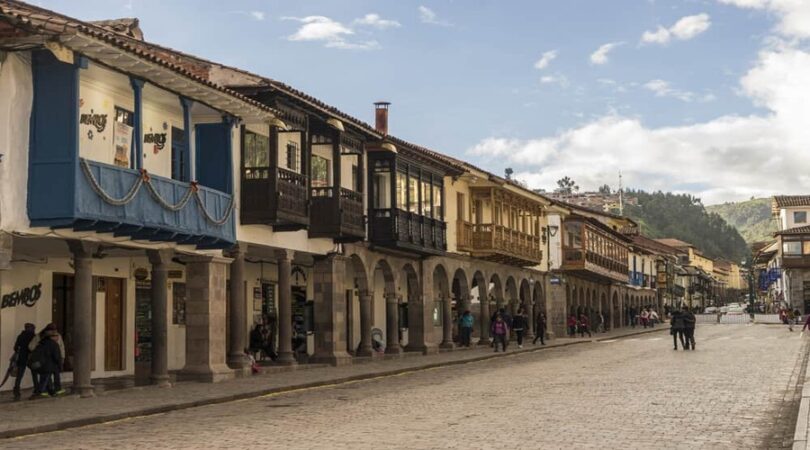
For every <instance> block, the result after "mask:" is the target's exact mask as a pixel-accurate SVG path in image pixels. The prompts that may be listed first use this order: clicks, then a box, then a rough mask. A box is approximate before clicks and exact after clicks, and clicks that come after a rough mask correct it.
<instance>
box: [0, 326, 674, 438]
mask: <svg viewBox="0 0 810 450" xmlns="http://www.w3.org/2000/svg"><path fill="white" fill-rule="evenodd" d="M664 330H666V327H661V328H656V329H650V330H639V331H638V332H635V333H628V334H625V335H622V336H615V337H602V338H593V339H590V340H582V341H573V342H564V343H561V344H556V345H553V346H547V347H543V346H539V347H536V348H526V349H519V350H514V351H511V352H508V353H504V352H501V353H492V354H488V355H481V356H477V357H474V358H469V359H460V360H456V361H441V362H436V363H430V364H425V365H421V366H416V367H409V368H402V369H393V370H381V371H378V372H372V373H364V374H360V375H352V376H347V377H340V378H333V379H329V380H321V381H313V382H309V383H301V384H296V385H290V386H281V387H274V388H267V389H259V390H254V391H250V392H242V393H239V394H232V395H226V396H223V397H218V398H209V399H204V400H194V401H188V402H183V403H175V404H171V405H162V406H156V407H150V408H143V409H140V410H136V411H127V412H124V413H116V414H106V415H100V416H95V417H87V418H83V419H75V420H67V421H63V422H58V423H52V424H47V425H41V426H36V427H28V428H20V429H16V430H8V431H2V432H0V440H6V439H11V438H18V437H22V436H28V435H32V434H41V433H50V432H54V431H62V430H67V429H71V428H78V427H85V426H89V425H98V424H102V423H107V422H114V421H118V420H124V419H131V418H135V417H144V416H152V415H156V414H163V413H167V412H171V411H178V410H182V409H189V408H196V407H200V406H206V405H217V404H221V403H228V402H234V401H238V400H247V399H251V398H257V397H263V396H266V395H274V394H282V393H285V392H292V391H299V390H305V389H314V388H319V387H325V386H332V385H339V384H344V383H351V382H357V381H366V380H373V379H375V378H384V377H390V376H394V375H402V374H406V373H411V372H421V371H424V370H430V369H436V368H440V367H451V366H457V365H461V364H468V363H475V362H481V361H488V360H491V359H495V358H503V357H506V356H514V355H520V354H528V353H534V352H539V351H543V350H550V349H555V348H563V347H570V346H573V345H578V344H588V343H593V342H600V341H605V340H611V339H622V338H626V337H631V336H637V335H640V334H647V333H653V332H656V331H664ZM77 400H78V399H77Z"/></svg>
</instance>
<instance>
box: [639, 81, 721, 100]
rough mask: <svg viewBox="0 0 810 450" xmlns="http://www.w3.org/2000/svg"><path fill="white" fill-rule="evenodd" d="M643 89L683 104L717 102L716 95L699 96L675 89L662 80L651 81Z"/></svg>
mask: <svg viewBox="0 0 810 450" xmlns="http://www.w3.org/2000/svg"><path fill="white" fill-rule="evenodd" d="M643 87H644V89H646V90H648V91H651V92H653V93H654V94H655V96H656V97H672V98H676V99H678V100H681V101H683V102H693V101H700V102H711V101H714V100H716V97H715V96H714V94H711V93H708V94H705V95H698V94H696V93H694V92H691V91H684V90H681V89H675V88H673V87H672V85H671V84H670V83H669V82H668V81H665V80H661V79H655V80H650V81H648V82H646V83H644V85H643Z"/></svg>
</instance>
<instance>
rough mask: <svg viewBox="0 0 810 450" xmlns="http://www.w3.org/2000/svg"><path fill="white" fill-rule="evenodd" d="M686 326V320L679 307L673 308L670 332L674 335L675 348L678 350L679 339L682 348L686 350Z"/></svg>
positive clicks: (673, 343) (673, 344)
mask: <svg viewBox="0 0 810 450" xmlns="http://www.w3.org/2000/svg"><path fill="white" fill-rule="evenodd" d="M685 328H686V322H684V317H683V313H681V311H678V310H677V309H673V310H672V315H671V318H670V319H669V334H671V335H672V346H673V350H678V340H680V341H681V348H683V349H684V350H686V342H684V329H685Z"/></svg>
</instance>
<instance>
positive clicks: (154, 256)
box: [146, 249, 174, 387]
mask: <svg viewBox="0 0 810 450" xmlns="http://www.w3.org/2000/svg"><path fill="white" fill-rule="evenodd" d="M146 254H147V256H148V257H149V263H150V264H152V286H151V288H152V290H151V295H152V357H151V359H152V374H151V376H150V379H151V380H152V384H156V385H158V386H160V387H170V386H171V383H170V382H169V298H168V297H169V292H168V290H169V262H170V261H171V260H172V255H173V254H174V252H173V251H172V250H168V249H166V250H148V251H147V252H146Z"/></svg>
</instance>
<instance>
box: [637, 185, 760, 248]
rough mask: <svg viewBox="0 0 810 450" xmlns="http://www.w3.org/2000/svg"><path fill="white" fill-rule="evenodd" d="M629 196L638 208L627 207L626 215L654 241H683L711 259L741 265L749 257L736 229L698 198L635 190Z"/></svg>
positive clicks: (743, 241)
mask: <svg viewBox="0 0 810 450" xmlns="http://www.w3.org/2000/svg"><path fill="white" fill-rule="evenodd" d="M627 196H628V197H636V198H637V199H638V204H637V205H627V206H625V208H624V212H625V214H626V215H627V216H629V217H630V218H632V219H633V220H635V221H636V222H638V224H639V227H640V228H641V231H642V233H644V234H646V235H647V236H649V237H651V238H653V239H657V238H676V239H680V240H682V241H686V242H689V243H691V244H693V245H695V246H696V247H697V248H698V249H700V250H701V251H702V252H703V253H704V254H706V255H707V256H709V257H711V258H725V259H728V260H731V261H740V260H742V259H744V258H746V257H747V256H748V246H747V245H746V243H745V240H744V239H743V237H742V236H740V233H739V232H738V231H737V229H735V228H734V227H733V226H731V225H729V224H728V223H726V221H725V220H724V219H723V218H722V217H721V216H720V215H719V214H715V213H713V212H708V211H706V208H704V207H703V204H702V203H701V202H700V199H699V198H697V197H693V196H691V195H685V194H673V193H671V192H666V193H664V192H660V191H659V192H653V193H648V192H644V191H632V190H631V191H628V192H627Z"/></svg>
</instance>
